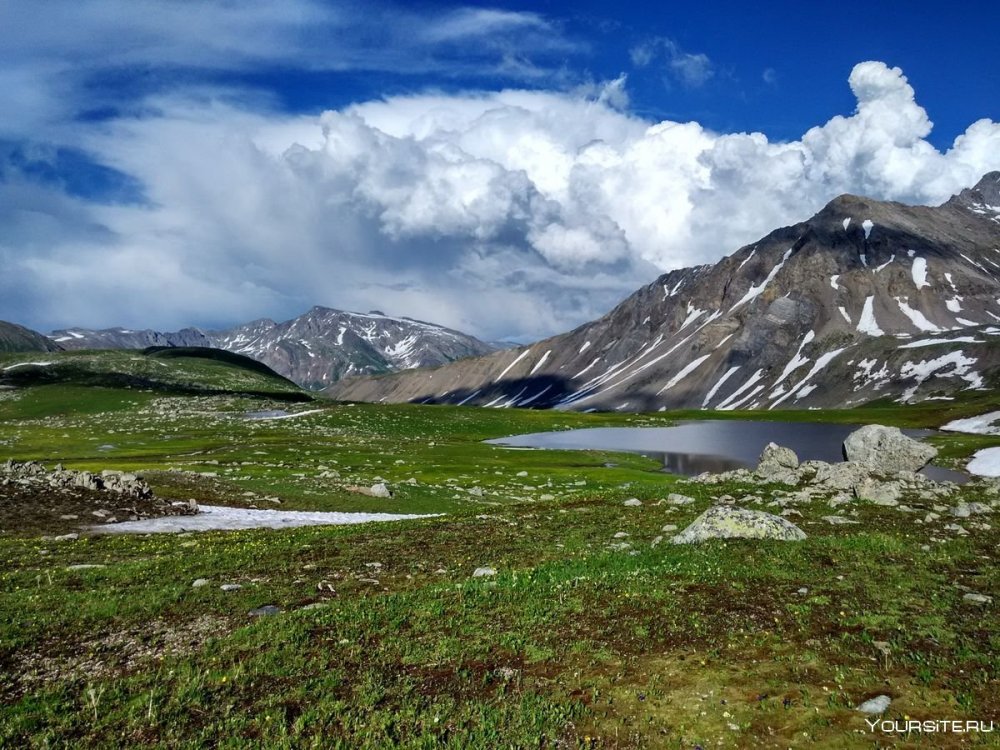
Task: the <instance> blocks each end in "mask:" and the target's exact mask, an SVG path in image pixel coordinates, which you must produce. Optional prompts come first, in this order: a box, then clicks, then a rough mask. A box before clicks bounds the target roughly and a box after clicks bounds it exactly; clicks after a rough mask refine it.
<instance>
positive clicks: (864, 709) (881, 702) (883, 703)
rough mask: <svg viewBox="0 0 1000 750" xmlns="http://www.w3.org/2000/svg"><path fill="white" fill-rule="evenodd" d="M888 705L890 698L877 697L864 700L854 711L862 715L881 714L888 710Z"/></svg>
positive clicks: (886, 696)
mask: <svg viewBox="0 0 1000 750" xmlns="http://www.w3.org/2000/svg"><path fill="white" fill-rule="evenodd" d="M890 703H892V698H890V697H889V696H888V695H877V696H875V697H874V698H869V699H868V700H866V701H865V702H864V703H862V704H861V705H860V706H858V707H857V708H856V709H855V710H856V711H860V712H861V713H863V714H882V713H885V711H886V709H887V708H889V704H890Z"/></svg>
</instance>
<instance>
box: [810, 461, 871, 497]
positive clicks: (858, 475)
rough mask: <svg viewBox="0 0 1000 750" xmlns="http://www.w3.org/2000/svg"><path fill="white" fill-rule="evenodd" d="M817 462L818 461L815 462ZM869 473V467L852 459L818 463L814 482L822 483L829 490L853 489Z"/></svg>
mask: <svg viewBox="0 0 1000 750" xmlns="http://www.w3.org/2000/svg"><path fill="white" fill-rule="evenodd" d="M816 463H817V464H818V462H816ZM868 475H869V469H868V468H867V467H866V466H864V465H862V464H859V463H856V462H854V461H843V462H841V463H836V464H827V463H824V464H818V465H817V467H816V476H815V478H814V479H813V483H814V484H818V485H822V486H823V487H826V488H827V489H831V490H853V489H854V487H855V486H856V485H857V484H858V483H860V482H862V481H864V480H865V479H866V478H867V477H868Z"/></svg>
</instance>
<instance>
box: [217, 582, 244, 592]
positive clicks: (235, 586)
mask: <svg viewBox="0 0 1000 750" xmlns="http://www.w3.org/2000/svg"><path fill="white" fill-rule="evenodd" d="M219 588H220V589H221V590H222V591H239V590H240V589H241V588H243V586H242V585H241V584H239V583H224V584H222V585H221V586H219Z"/></svg>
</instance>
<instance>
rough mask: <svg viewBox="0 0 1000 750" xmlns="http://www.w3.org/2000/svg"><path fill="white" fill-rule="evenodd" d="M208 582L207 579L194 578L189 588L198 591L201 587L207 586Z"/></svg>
mask: <svg viewBox="0 0 1000 750" xmlns="http://www.w3.org/2000/svg"><path fill="white" fill-rule="evenodd" d="M209 583H210V581H209V580H208V579H207V578H195V579H194V583H192V584H191V588H193V589H200V588H201V587H202V586H207V585H208V584H209Z"/></svg>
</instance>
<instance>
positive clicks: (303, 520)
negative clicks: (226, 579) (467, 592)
mask: <svg viewBox="0 0 1000 750" xmlns="http://www.w3.org/2000/svg"><path fill="white" fill-rule="evenodd" d="M199 510H200V512H199V513H198V514H196V515H193V516H166V517H164V518H149V519H144V520H142V521H124V522H122V523H112V524H105V525H102V526H98V527H96V528H94V529H93V531H95V532H97V533H102V534H177V533H181V532H187V531H231V530H236V529H291V528H296V527H300V526H344V525H347V524H355V523H369V522H372V521H404V520H409V519H414V518H432V517H433V516H431V515H403V514H397V513H329V512H308V511H297V510H250V509H246V508H227V507H224V506H221V505H202V506H200V508H199ZM435 515H439V514H435Z"/></svg>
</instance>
